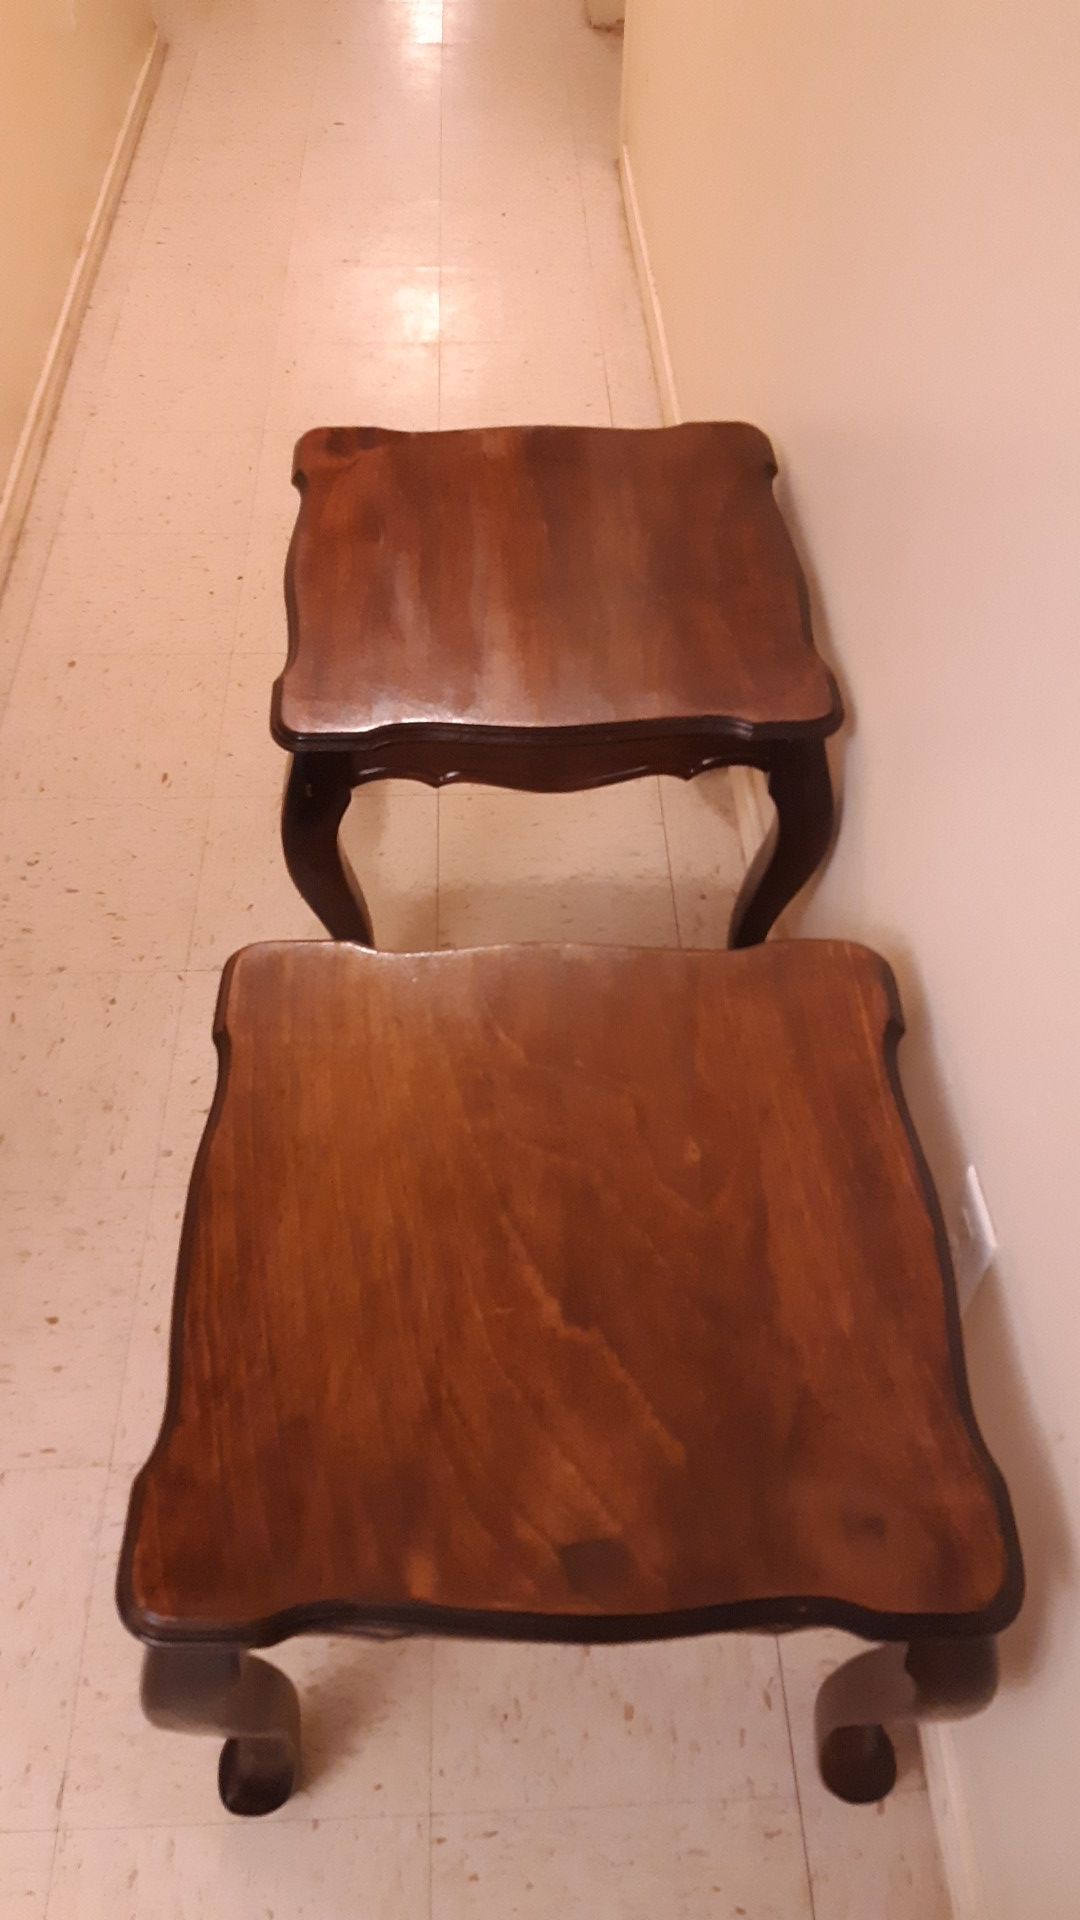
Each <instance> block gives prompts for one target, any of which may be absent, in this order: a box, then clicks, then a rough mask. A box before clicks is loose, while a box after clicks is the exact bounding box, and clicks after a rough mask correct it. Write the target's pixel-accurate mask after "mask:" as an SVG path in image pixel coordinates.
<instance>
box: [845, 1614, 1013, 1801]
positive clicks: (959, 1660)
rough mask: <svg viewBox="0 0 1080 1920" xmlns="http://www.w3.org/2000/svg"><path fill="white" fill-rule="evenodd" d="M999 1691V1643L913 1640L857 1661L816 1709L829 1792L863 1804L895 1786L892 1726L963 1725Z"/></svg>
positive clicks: (848, 1665)
mask: <svg viewBox="0 0 1080 1920" xmlns="http://www.w3.org/2000/svg"><path fill="white" fill-rule="evenodd" d="M996 1687H997V1646H996V1642H995V1641H994V1640H992V1639H963V1640H959V1639H958V1640H913V1641H912V1642H911V1644H910V1646H907V1647H905V1646H904V1645H903V1644H901V1643H896V1644H893V1645H890V1646H885V1647H875V1648H873V1650H872V1651H871V1652H869V1653H860V1654H857V1655H856V1657H855V1659H854V1660H849V1661H847V1662H846V1664H845V1665H844V1666H842V1667H838V1668H837V1670H836V1672H835V1673H831V1674H830V1675H829V1677H828V1679H827V1680H826V1681H825V1682H824V1683H823V1685H822V1686H821V1688H820V1690H819V1692H818V1697H817V1705H816V1708H815V1714H814V1718H815V1725H816V1732H817V1750H818V1765H819V1767H820V1769H821V1777H822V1779H823V1780H824V1782H825V1785H826V1786H827V1787H828V1789H829V1791H830V1793H834V1794H836V1796H837V1798H838V1799H840V1800H847V1801H849V1802H851V1803H852V1804H854V1805H860V1804H862V1803H864V1802H866V1801H870V1800H883V1799H884V1798H885V1796H886V1794H888V1793H889V1792H890V1791H891V1789H892V1787H893V1786H894V1785H895V1782H896V1755H895V1753H894V1752H893V1744H892V1741H891V1740H890V1739H889V1736H888V1734H887V1733H886V1731H885V1725H884V1723H885V1722H886V1721H889V1720H891V1721H893V1722H895V1721H897V1720H961V1719H964V1718H966V1717H967V1715H969V1714H972V1713H978V1712H979V1711H980V1709H981V1708H982V1707H985V1706H987V1705H988V1703H989V1702H990V1701H991V1700H992V1699H993V1697H994V1692H995V1690H996Z"/></svg>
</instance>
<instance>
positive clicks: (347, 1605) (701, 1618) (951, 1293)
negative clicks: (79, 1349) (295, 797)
mask: <svg viewBox="0 0 1080 1920" xmlns="http://www.w3.org/2000/svg"><path fill="white" fill-rule="evenodd" d="M269 944H275V943H272V942H271V943H269ZM276 944H279V945H280V944H283V943H280V942H279V943H276ZM287 944H295V943H287ZM301 944H303V943H301ZM314 944H316V945H321V944H322V943H321V942H316V943H314ZM781 944H783V945H788V946H799V945H803V944H806V943H804V942H798V941H788V942H783V943H781ZM815 944H818V943H815ZM820 944H823V945H841V946H847V947H849V948H851V949H853V950H854V951H857V952H862V953H866V954H868V955H869V956H870V957H871V958H872V959H873V960H874V961H875V963H876V966H877V969H878V974H879V978H880V981H881V985H882V990H883V992H884V995H885V999H886V1006H887V1019H886V1023H885V1028H884V1031H883V1034H882V1036H881V1044H882V1054H883V1059H884V1063H885V1069H886V1074H887V1077H888V1081H889V1086H890V1089H891V1092H892V1095H893V1099H894V1101H895V1103H896V1109H897V1113H898V1115H899V1118H900V1121H901V1124H902V1126H903V1128H904V1132H905V1134H906V1137H907V1141H908V1145H909V1148H910V1151H911V1155H912V1160H913V1163H914V1166H915V1171H916V1175H917V1178H918V1181H919V1186H920V1189H921V1192H922V1195H923V1200H924V1203H925V1205H926V1208H927V1212H928V1215H929V1218H930V1222H931V1226H932V1229H933V1234H934V1243H935V1247H936V1250H937V1255H938V1267H939V1271H940V1273H941V1279H942V1289H943V1295H944V1306H945V1317H946V1333H947V1340H948V1349H949V1360H950V1369H951V1373H952V1380H953V1386H954V1388H955V1391H956V1396H957V1402H958V1405H959V1409H960V1415H961V1419H962V1420H963V1422H964V1425H965V1428H966V1430H967V1433H968V1437H969V1439H970V1441H971V1444H972V1446H973V1448H974V1450H975V1453H976V1455H977V1457H978V1459H979V1462H980V1465H981V1466H982V1469H983V1471H984V1473H985V1474H986V1477H987V1481H988V1483H989V1485H990V1488H991V1492H992V1494H993V1498H994V1505H995V1509H996V1512H997V1516H998V1522H999V1525H1000V1527H1001V1536H1002V1546H1003V1550H1004V1556H1005V1571H1004V1576H1003V1579H1002V1584H1001V1586H1000V1588H999V1590H998V1592H997V1593H996V1594H995V1596H994V1598H993V1599H992V1600H991V1601H990V1602H989V1604H988V1605H987V1606H985V1607H983V1608H980V1609H978V1610H976V1611H975V1612H972V1613H962V1614H956V1613H886V1612H879V1611H876V1610H874V1609H872V1608H868V1607H863V1606H860V1605H858V1604H856V1603H854V1602H851V1601H847V1600H841V1599H837V1598H832V1597H823V1596H821V1595H812V1596H806V1595H776V1596H774V1597H772V1598H768V1599H762V1600H743V1601H731V1602H727V1603H725V1604H721V1605H718V1606H710V1607H696V1608H691V1609H683V1610H680V1611H677V1612H670V1613H659V1614H648V1615H643V1614H632V1615H616V1614H611V1615H603V1614H600V1615H597V1614H536V1613H528V1612H521V1613H518V1612H511V1611H501V1610H500V1611H490V1612H489V1611H478V1610H473V1609H466V1608H456V1607H438V1606H427V1605H422V1604H414V1605H401V1606H381V1607H380V1606H370V1607H367V1606H361V1605H357V1604H356V1603H355V1602H353V1601H345V1600H343V1601H330V1600H320V1601H316V1602H313V1603H311V1604H309V1605H300V1606H295V1607H290V1608H286V1609H284V1610H282V1611H280V1612H277V1613H273V1614H268V1615H266V1616H265V1617H264V1618H261V1619H257V1620H249V1621H226V1620H222V1621H204V1622H199V1623H198V1624H197V1625H195V1626H192V1625H190V1624H187V1623H183V1622H177V1621H171V1620H167V1619H162V1618H160V1617H159V1616H157V1615H155V1614H152V1613H149V1612H147V1611H145V1610H144V1609H142V1608H140V1607H138V1606H136V1604H135V1602H134V1599H133V1596H132V1592H131V1566H132V1558H133V1555H134V1548H135V1538H136V1535H137V1533H138V1528H139V1521H140V1518H141V1514H142V1506H143V1498H144V1491H145V1485H146V1481H147V1478H148V1476H149V1474H150V1472H151V1469H152V1468H153V1466H154V1464H155V1462H156V1460H157V1458H158V1456H159V1455H160V1454H161V1453H162V1452H163V1451H164V1449H165V1447H166V1446H167V1444H168V1441H169V1439H170V1436H171V1434H172V1432H173V1429H174V1427H175V1424H176V1418H177V1414H178V1411H179V1400H180V1375H181V1358H182V1351H183V1332H182V1329H183V1319H184V1305H185V1298H186V1293H187V1285H188V1277H189V1273H190V1267H191V1241H192V1236H193V1231H194V1221H195V1214H196V1207H197V1202H198V1196H199V1190H200V1187H201V1184H202V1176H203V1171H204V1168H205V1165H206V1161H207V1159H208V1157H209V1154H210V1150H211V1146H212V1144H213V1139H214V1135H215V1133H216V1131H217V1127H218V1123H219V1121H220V1118H221V1115H222V1112H223V1110H224V1107H225V1102H226V1099H227V1097H228V1083H229V1067H230V1064H231V1048H230V1039H229V1030H228V1024H227V1009H228V1002H229V993H230V990H231V985H232V976H233V973H234V970H235V967H236V963H237V961H238V959H239V958H240V954H239V953H234V954H232V955H231V956H230V958H229V959H228V960H227V961H226V963H225V967H224V970H223V972H222V976H221V986H220V989H219V991H218V998H217V1004H216V1007H215V1010H214V1026H213V1035H214V1045H215V1048H216V1050H217V1056H218V1078H217V1085H216V1087H215V1089H214V1098H213V1101H212V1103H211V1107H210V1111H209V1114H208V1115H207V1119H206V1125H205V1128H204V1130H203V1135H202V1138H201V1140H200V1142H199V1147H198V1151H197V1153H196V1156H195V1161H194V1165H193V1168H192V1175H191V1182H190V1185H189V1188H188V1196H187V1202H186V1205H185V1208H184V1219H183V1225H182V1228H181V1234H180V1248H179V1254H178V1257H177V1276H176V1288H175V1293H174V1298H173V1312H172V1325H171V1331H170V1338H169V1361H168V1379H167V1387H166V1398H165V1410H164V1413H163V1415H162V1422H161V1427H160V1430H159V1432H158V1436H157V1439H156V1441H155V1442H154V1446H153V1448H152V1450H151V1452H150V1455H149V1457H148V1459H147V1461H146V1464H145V1465H144V1466H143V1467H142V1468H141V1469H140V1471H139V1473H138V1474H137V1475H136V1477H135V1480H134V1483H133V1486H132V1491H131V1498H130V1501H129V1505H128V1513H127V1520H126V1523H125V1527H124V1538H123V1545H122V1547H121V1552H120V1563H119V1567H118V1571H117V1581H116V1604H117V1609H118V1611H119V1614H120V1618H121V1620H122V1621H123V1624H124V1626H125V1627H126V1628H127V1629H128V1632H129V1633H131V1634H133V1635H134V1636H135V1638H136V1639H137V1640H141V1641H142V1642H143V1643H144V1644H146V1645H148V1646H176V1645H194V1644H202V1643H206V1642H215V1641H217V1642H221V1643H227V1644H229V1645H236V1646H244V1647H268V1646H273V1645H275V1644H277V1643H278V1642H280V1641H282V1640H287V1639H290V1638H292V1637H293V1636H294V1635H295V1634H300V1633H352V1634H358V1635H361V1636H363V1635H364V1634H368V1635H370V1636H373V1637H376V1636H378V1635H379V1634H380V1633H386V1632H387V1631H388V1630H389V1631H390V1632H394V1631H397V1632H400V1633H431V1634H439V1635H447V1636H454V1637H462V1638H471V1639H498V1640H533V1641H561V1642H573V1643H576V1644H581V1645H584V1644H595V1643H601V1642H614V1641H633V1640H659V1639H677V1638H683V1637H686V1636H688V1635H691V1634H698V1633H722V1632H738V1631H745V1630H748V1629H761V1630H764V1631H768V1632H781V1631H785V1630H787V1629H790V1628H798V1627H836V1628H839V1629H841V1630H842V1631H845V1632H849V1633H854V1634H857V1635H859V1636H860V1637H861V1638H863V1639H868V1640H914V1639H941V1638H956V1637H963V1638H967V1637H968V1636H976V1637H977V1636H985V1635H988V1634H995V1633H1000V1632H1001V1631H1002V1630H1003V1629H1004V1628H1005V1627H1007V1626H1009V1625H1011V1623H1012V1621H1013V1620H1015V1618H1016V1616H1017V1614H1018V1613H1019V1611H1020V1607H1021V1605H1022V1603H1023V1599H1024V1566H1023V1558H1022V1555H1021V1549H1020V1540H1019V1535H1018V1533H1017V1528H1016V1522H1015V1518H1014V1516H1013V1510H1012V1503H1011V1501H1010V1499H1009V1493H1008V1489H1007V1487H1006V1484H1005V1480H1004V1477H1003V1475H1002V1474H1001V1472H1000V1470H999V1468H998V1466H997V1463H996V1461H995V1460H994V1458H993V1456H992V1454H991V1453H990V1450H989V1448H988V1447H987V1445H986V1442H985V1440H984V1439H983V1436H982V1433H981V1430H980V1428H979V1425H978V1421H977V1419H976V1415H975V1409H974V1406H973V1404H972V1399H971V1390H970V1386H969V1383H968V1376H967V1366H966V1362H965V1359H964V1343H963V1333H962V1329H961V1322H960V1307H959V1301H958V1298H957V1293H956V1282H955V1277H954V1274H953V1266H952V1257H951V1254H950V1251H949V1243H948V1237H947V1235H946V1232H945V1223H944V1219H943V1216H942V1212H941V1205H940V1202H939V1200H938V1196H937V1190H936V1188H935V1186H934V1182H933V1177H932V1175H931V1172H930V1167H929V1163H928V1161H927V1159H926V1156H925V1154H924V1152H923V1149H922V1145H921V1142H920V1141H919V1138H918V1135H917V1133H916V1131H915V1127H914V1123H913V1121H912V1117H911V1112H910V1109H909V1107H908V1103H907V1099H906V1097H905V1095H904V1091H903V1086H902V1084H901V1080H900V1074H899V1061H898V1055H899V1047H900V1041H901V1039H902V1038H903V1034H904V1016H903V1010H902V1007H901V1003H900V994H899V989H898V987H897V982H896V976H895V974H894V972H893V970H892V968H891V966H890V965H889V963H888V961H887V960H885V959H883V957H882V956H881V955H880V954H878V953H876V952H875V951H874V949H873V948H870V947H864V946H862V945H861V943H858V942H833V941H825V942H821V943H820ZM557 950H561V951H566V950H567V948H566V946H565V945H564V946H563V947H562V948H561V949H557ZM571 950H572V949H571ZM242 951H243V949H241V952H242ZM358 951H363V950H362V949H358ZM770 951H771V952H775V947H773V948H771V949H770ZM367 957H368V958H370V959H371V960H374V961H378V959H379V958H380V957H382V956H379V955H378V954H375V955H370V956H367ZM429 957H443V958H446V959H452V958H453V955H452V954H449V953H448V954H445V955H440V956H429Z"/></svg>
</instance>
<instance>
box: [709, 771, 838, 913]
mask: <svg viewBox="0 0 1080 1920" xmlns="http://www.w3.org/2000/svg"><path fill="white" fill-rule="evenodd" d="M767 773H768V781H769V797H770V799H771V800H772V802H773V804H774V806H775V808H776V821H775V824H774V826H773V829H772V832H771V833H770V834H769V835H768V836H767V838H766V839H765V841H764V842H763V844H762V846H761V847H760V849H759V851H758V854H757V858H756V859H755V860H754V861H753V863H752V864H751V867H750V870H749V872H748V873H747V875H746V878H745V880H744V881H743V884H742V886H741V888H740V889H739V897H738V899H737V901H736V902H735V911H734V913H733V914H732V916H731V929H730V932H729V934H728V946H729V947H753V946H756V945H757V944H758V942H759V941H761V940H764V938H765V936H766V934H767V933H768V931H769V928H770V927H771V926H772V924H773V922H774V920H776V919H777V918H778V917H779V915H780V914H781V913H783V911H784V908H785V907H786V906H787V905H788V904H789V902H790V901H792V900H793V899H794V898H795V895H796V894H797V893H798V891H799V888H800V887H801V886H804V885H805V884H806V882H807V880H809V878H810V876H811V874H812V873H813V872H814V870H815V869H816V868H817V867H818V866H819V865H820V863H821V861H822V860H823V859H824V857H825V853H826V850H827V848H828V845H829V840H830V837H831V835H832V824H833V797H832V785H831V783H830V780H829V763H828V760H827V758H826V754H825V748H824V746H823V745H822V743H821V741H820V740H810V741H806V742H805V743H803V744H799V745H794V746H793V745H790V744H785V745H783V746H778V747H777V748H776V749H775V753H774V755H772V756H770V763H769V766H768V769H767Z"/></svg>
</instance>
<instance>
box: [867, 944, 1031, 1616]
mask: <svg viewBox="0 0 1080 1920" xmlns="http://www.w3.org/2000/svg"><path fill="white" fill-rule="evenodd" d="M870 951H872V949H870ZM877 957H878V963H879V965H880V968H881V976H882V985H883V987H884V990H885V993H886V997H887V999H888V1004H889V1019H888V1023H887V1025H886V1028H885V1032H884V1035H883V1045H882V1051H883V1056H884V1061H885V1071H886V1073H887V1075H888V1079H889V1086H890V1089H891V1091H892V1097H893V1100H894V1102H895V1104H896V1111H897V1113H898V1115H899V1117H900V1122H901V1125H902V1126H903V1129H904V1132H905V1134H906V1136H907V1142H908V1149H909V1151H910V1153H911V1158H912V1163H913V1165H914V1168H915V1174H916V1178H917V1180H918V1183H919V1188H920V1191H921V1193H922V1197H923V1204H924V1206H925V1207H926V1211H927V1214H928V1216H929V1220H930V1225H931V1228H932V1230H933V1235H934V1246H935V1249H936V1252H937V1258H938V1270H939V1272H940V1274H941V1281H942V1294H943V1301H944V1307H945V1331H946V1338H947V1340H948V1347H949V1365H950V1371H951V1374H952V1383H953V1388H954V1390H955V1393H956V1399H957V1405H958V1406H959V1409H960V1417H961V1419H962V1421H963V1423H964V1426H965V1428H966V1429H967V1434H968V1438H969V1440H970V1441H971V1445H972V1447H973V1449H974V1452H975V1455H976V1457H977V1459H978V1461H979V1464H980V1466H981V1467H982V1470H983V1472H984V1474H985V1475H986V1479H987V1482H988V1484H989V1487H990V1491H991V1493H992V1495H993V1500H994V1507H995V1510H996V1512H997V1517H998V1525H999V1526H1000V1528H1001V1543H1002V1549H1003V1552H1004V1555H1005V1573H1004V1577H1003V1580H1002V1585H1001V1589H1000V1591H999V1593H998V1595H997V1596H996V1598H995V1600H994V1602H993V1603H992V1605H991V1607H990V1608H989V1609H988V1610H987V1611H988V1612H990V1613H992V1614H993V1615H994V1616H995V1617H994V1620H993V1624H991V1625H989V1626H987V1628H986V1629H985V1631H986V1632H988V1633H1000V1632H1001V1630H1002V1628H1003V1627H1007V1626H1009V1625H1011V1623H1012V1622H1013V1621H1014V1620H1015V1619H1016V1616H1017V1614H1018V1613H1019V1611H1020V1608H1021V1606H1022V1605H1023V1602H1024V1591H1025V1578H1024V1560H1023V1553H1022V1551H1021V1547H1020V1535H1019V1533H1018V1531H1017V1526H1016V1517H1015V1515H1014V1513H1013V1507H1012V1501H1011V1500H1010V1498H1009V1490H1008V1487H1007V1486H1006V1484H1005V1476H1004V1475H1003V1473H1002V1472H1001V1469H1000V1467H999V1466H998V1464H997V1461H996V1460H995V1459H994V1456H993V1454H992V1453H991V1452H990V1449H989V1447H988V1446H987V1444H986V1441H985V1440H984V1438H983V1434H982V1429H981V1428H980V1426H979V1422H978V1416H977V1415H976V1412H975V1406H974V1402H973V1401H972V1398H971V1385H970V1382H969V1380H968V1371H967V1359H966V1356H965V1353H964V1333H963V1325H962V1322H961V1318H960V1299H959V1295H958V1294H957V1291H956V1274H955V1271H954V1269H953V1261H952V1250H951V1248H950V1246H949V1236H948V1233H947V1232H946V1229H945V1217H944V1214H943V1213H942V1210H941V1201H940V1199H939V1197H938V1191H937V1187H936V1186H935V1184H934V1176H933V1174H932V1173H931V1171H930V1163H929V1161H928V1160H927V1157H926V1154H925V1152H924V1150H923V1144H922V1141H921V1140H920V1138H919V1135H918V1132H917V1130H916V1127H915V1122H914V1120H913V1119H912V1115H911V1109H910V1107H909V1106H908V1101H907V1095H906V1094H905V1092H904V1086H903V1081H902V1080H901V1077H900V1059H899V1055H900V1042H901V1040H902V1039H903V1036H904V1031H905V1028H904V1014H903V1008H902V1006H901V1003H900V990H899V988H898V986H897V982H896V975H895V974H894V972H893V970H892V968H891V966H890V965H889V963H888V961H887V960H885V959H882V957H881V956H880V955H878V956H877ZM947 1631H948V1633H950V1634H951V1633H955V1632H956V1631H957V1629H956V1627H950V1628H948V1629H947ZM964 1631H965V1632H966V1631H967V1629H966V1628H965V1629H964Z"/></svg>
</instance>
